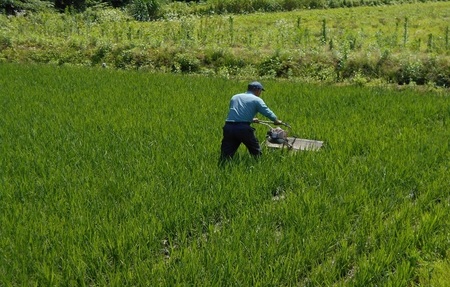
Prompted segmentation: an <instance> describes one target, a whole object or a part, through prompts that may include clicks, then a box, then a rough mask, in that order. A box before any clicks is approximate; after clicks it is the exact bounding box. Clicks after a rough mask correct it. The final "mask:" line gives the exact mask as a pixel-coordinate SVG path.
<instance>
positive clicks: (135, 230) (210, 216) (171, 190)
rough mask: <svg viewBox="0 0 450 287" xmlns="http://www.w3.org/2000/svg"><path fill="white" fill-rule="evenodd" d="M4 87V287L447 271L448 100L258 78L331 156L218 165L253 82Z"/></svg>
mask: <svg viewBox="0 0 450 287" xmlns="http://www.w3.org/2000/svg"><path fill="white" fill-rule="evenodd" d="M0 75H1V77H0V88H1V91H2V93H1V94H0V101H1V103H2V105H1V107H0V112H1V114H2V117H1V118H0V121H1V124H0V146H1V149H0V171H1V172H0V188H1V190H2V193H1V195H0V206H2V212H1V215H0V225H1V226H2V228H1V230H0V253H1V254H2V256H1V257H0V274H1V275H0V283H1V285H24V284H25V285H34V284H36V285H152V286H153V285H166V286H171V285H172V286H173V285H177V284H181V285H183V284H186V285H258V284H273V285H294V284H300V285H309V286H315V285H332V284H353V285H357V286H362V285H380V284H388V285H389V284H391V285H408V284H412V283H414V282H424V283H426V282H438V281H439V280H443V278H445V277H444V276H445V275H444V274H446V273H445V272H441V273H433V272H432V271H431V269H430V268H429V267H430V266H436V267H437V266H439V268H440V270H444V271H445V270H448V269H449V268H450V265H449V262H448V261H447V259H446V258H447V257H446V256H447V255H448V254H447V253H448V250H449V248H450V246H449V243H448V240H447V238H448V232H447V230H448V228H449V226H448V221H447V220H446V218H448V216H449V211H448V208H447V207H448V204H449V203H450V202H449V200H450V197H449V190H450V189H449V188H450V181H449V179H448V160H449V158H450V153H449V145H448V138H449V136H450V128H449V122H448V119H449V116H450V110H449V109H448V107H449V106H450V105H449V104H450V103H449V101H450V99H449V98H448V96H446V95H440V94H436V93H420V92H417V91H416V92H415V91H410V90H403V91H394V90H384V89H381V88H380V89H369V88H356V87H327V86H313V85H304V84H297V83H290V82H276V81H265V82H264V84H265V87H266V89H267V91H266V92H265V94H264V95H263V97H264V99H265V100H266V102H267V103H268V105H269V106H271V107H272V108H273V110H274V111H275V112H276V113H277V114H278V115H279V116H280V118H281V119H283V120H285V121H287V122H289V123H290V124H291V125H292V126H293V131H292V133H293V134H297V135H298V136H301V137H303V138H313V139H321V140H324V141H325V143H326V146H325V148H324V149H323V150H322V151H320V152H316V153H313V152H300V153H298V154H295V155H292V154H289V153H283V152H281V151H279V150H275V151H271V150H268V149H265V150H264V152H265V154H264V156H263V158H262V159H261V160H260V161H253V160H252V159H251V158H250V157H249V156H248V155H247V153H246V150H245V149H244V148H242V149H240V150H239V155H238V156H237V158H236V159H235V160H234V161H233V162H232V163H231V164H230V165H228V166H226V167H225V168H219V167H218V166H217V159H218V153H219V146H220V139H221V127H222V125H223V121H224V118H225V116H226V109H227V106H228V100H229V97H230V96H231V95H232V94H234V93H237V92H241V91H243V90H244V89H245V85H246V81H230V80H225V79H210V78H204V77H195V76H181V75H158V74H147V73H138V72H124V71H113V70H107V69H106V70H105V69H101V70H97V69H81V68H67V67H51V66H17V65H9V64H8V65H6V64H3V65H0ZM255 128H256V129H257V134H258V136H259V138H261V140H262V139H263V138H264V134H265V132H266V127H264V126H255Z"/></svg>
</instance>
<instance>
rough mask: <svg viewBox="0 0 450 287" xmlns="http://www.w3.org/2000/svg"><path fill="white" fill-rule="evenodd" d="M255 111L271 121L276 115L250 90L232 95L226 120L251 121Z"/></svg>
mask: <svg viewBox="0 0 450 287" xmlns="http://www.w3.org/2000/svg"><path fill="white" fill-rule="evenodd" d="M257 113H260V114H262V115H263V116H266V117H267V118H269V119H270V120H272V121H275V120H276V119H277V116H276V115H275V114H274V113H273V112H272V111H271V110H270V109H269V108H268V107H267V105H266V103H264V101H263V100H262V99H261V98H260V97H257V96H255V95H254V94H253V93H252V92H250V91H248V92H246V93H242V94H237V95H234V96H233V97H232V98H231V101H230V110H229V112H228V117H227V119H226V121H227V122H249V123H251V122H253V118H254V117H255V116H256V114H257Z"/></svg>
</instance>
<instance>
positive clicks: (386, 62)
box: [0, 2, 450, 87]
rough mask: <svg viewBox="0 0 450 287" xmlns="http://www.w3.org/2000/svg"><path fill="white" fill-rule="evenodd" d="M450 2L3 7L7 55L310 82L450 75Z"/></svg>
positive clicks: (0, 55)
mask: <svg viewBox="0 0 450 287" xmlns="http://www.w3.org/2000/svg"><path fill="white" fill-rule="evenodd" d="M449 8H450V2H428V3H415V4H405V5H397V6H384V7H356V8H339V9H327V10H301V11H294V12H285V13H256V14H250V15H216V16H214V15H210V16H183V17H181V18H170V19H166V20H160V21H154V22H147V23H143V22H137V21H134V20H132V19H131V18H130V17H129V16H126V14H125V13H123V12H121V11H119V10H111V9H105V10H92V9H90V10H88V11H86V12H84V13H82V14H74V15H71V14H62V15H61V14H48V13H40V14H34V15H28V16H26V17H6V16H4V15H0V61H3V62H20V63H29V62H37V63H54V64H59V65H64V64H70V65H84V66H99V65H101V64H102V63H105V64H107V65H108V66H109V67H113V68H121V69H141V70H149V71H158V72H161V71H162V72H175V73H178V72H182V73H197V74H202V75H207V76H211V75H212V76H217V75H218V76H222V77H240V78H243V77H245V78H247V77H249V76H251V77H263V78H291V79H301V80H303V81H321V82H324V81H326V82H350V83H356V84H360V85H366V84H371V85H378V84H380V83H384V82H389V83H398V84H420V85H421V84H429V85H437V86H445V87H448V86H449V84H450V55H449V51H450V44H449V41H450V40H449V33H450V32H449V24H448V23H449V22H450V15H449V12H448V11H450V9H449Z"/></svg>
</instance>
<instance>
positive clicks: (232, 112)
mask: <svg viewBox="0 0 450 287" xmlns="http://www.w3.org/2000/svg"><path fill="white" fill-rule="evenodd" d="M262 91H265V90H264V88H263V86H262V85H261V83H259V82H252V83H250V84H248V88H247V92H245V93H241V94H237V95H234V96H233V97H232V98H231V101H230V109H229V112H228V117H227V119H226V121H225V126H224V127H223V139H222V145H221V154H220V163H223V162H224V161H225V160H227V159H231V158H232V157H233V156H234V154H235V153H236V151H237V149H238V148H239V146H240V144H241V143H243V144H244V145H245V146H246V147H247V149H248V151H249V152H250V154H251V155H252V156H254V157H258V156H260V155H261V147H260V145H259V142H258V140H257V138H256V137H255V132H254V131H255V129H254V128H252V127H251V126H250V124H251V123H252V122H255V123H257V122H258V119H257V118H255V116H256V114H257V113H260V114H262V115H263V116H265V117H267V118H269V119H270V120H272V121H273V122H274V124H275V125H280V124H282V121H281V120H279V119H278V118H277V116H276V115H275V114H274V113H273V112H272V111H271V110H270V109H269V108H268V107H267V105H266V104H265V103H264V101H263V100H262V99H261V98H260V96H261V93H262Z"/></svg>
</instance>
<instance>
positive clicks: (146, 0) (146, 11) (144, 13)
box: [128, 0, 162, 22]
mask: <svg viewBox="0 0 450 287" xmlns="http://www.w3.org/2000/svg"><path fill="white" fill-rule="evenodd" d="M161 4H162V3H160V1H159V0H132V1H131V4H130V5H129V6H128V10H129V12H130V14H131V16H133V18H134V19H136V20H137V21H143V22H144V21H150V20H155V19H158V18H159V17H160V16H161V15H160V10H161Z"/></svg>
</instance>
